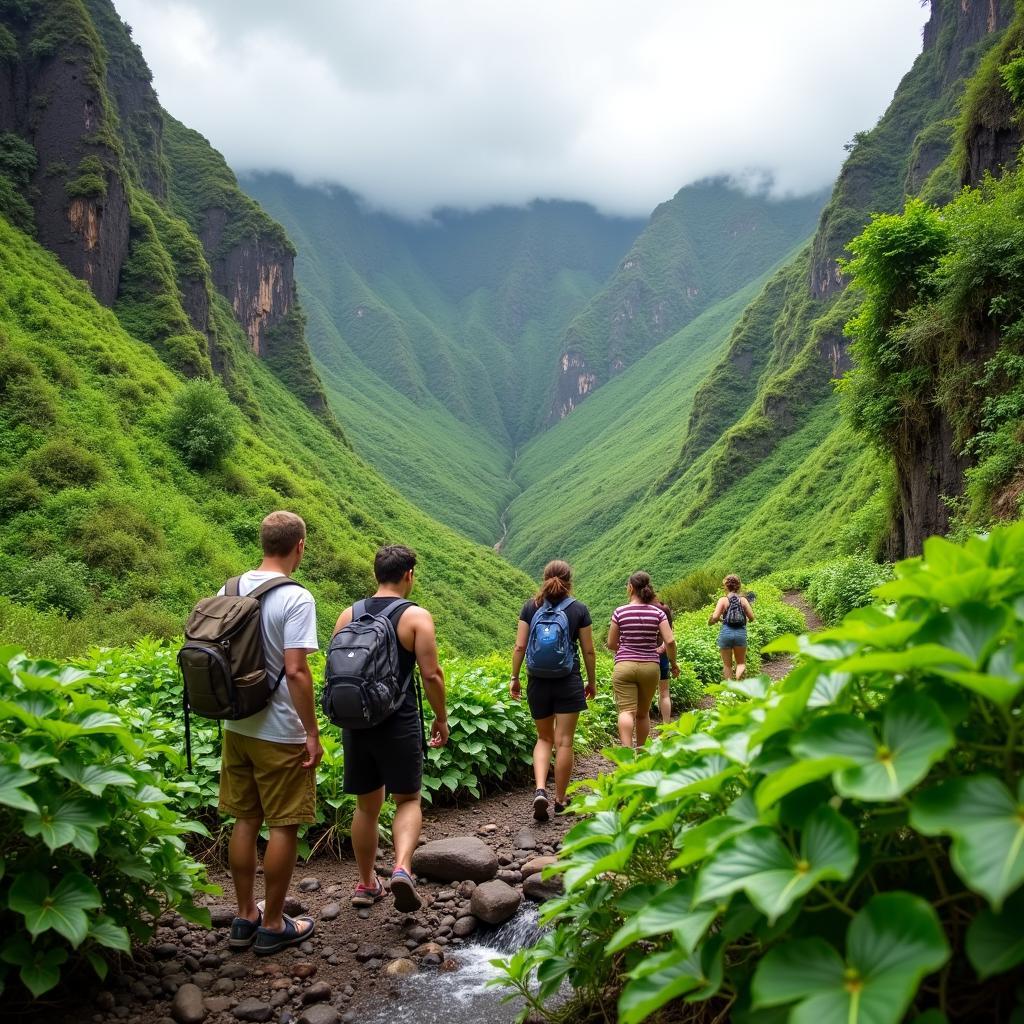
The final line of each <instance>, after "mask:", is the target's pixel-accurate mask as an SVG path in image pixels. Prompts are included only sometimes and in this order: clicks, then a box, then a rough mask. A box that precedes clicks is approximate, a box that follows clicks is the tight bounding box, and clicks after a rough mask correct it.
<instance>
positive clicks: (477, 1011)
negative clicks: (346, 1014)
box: [360, 904, 540, 1024]
mask: <svg viewBox="0 0 1024 1024" xmlns="http://www.w3.org/2000/svg"><path fill="white" fill-rule="evenodd" d="M538 938H540V928H539V926H538V924H537V908H536V907H535V906H533V905H532V904H531V905H529V906H525V907H523V908H522V909H521V910H520V911H519V913H518V914H516V916H515V917H513V918H512V920H511V921H507V922H506V923H505V924H503V925H501V927H499V928H495V929H491V930H489V931H488V932H481V933H479V934H478V935H477V937H476V940H475V941H474V942H472V943H470V944H468V945H465V946H461V947H455V948H453V949H451V951H450V953H451V957H452V959H453V960H455V961H457V962H458V964H459V968H458V970H456V971H437V970H424V971H421V972H420V973H419V974H415V975H412V976H411V977H409V978H406V979H404V980H403V981H402V982H401V984H400V985H398V986H396V987H395V990H394V992H393V993H392V995H391V996H390V997H389V998H387V1000H386V1001H385V1002H383V1004H380V1005H377V1006H369V1007H366V1009H365V1011H364V1012H363V1013H362V1014H361V1015H360V1020H361V1021H363V1022H366V1024H480V1022H481V1021H486V1022H487V1024H512V1022H513V1021H515V1019H516V1017H517V1016H518V1015H519V1011H520V1009H521V1005H520V1003H519V1001H518V1000H516V1001H514V1002H508V1003H503V1002H502V996H503V995H504V994H506V993H507V991H508V990H507V989H500V988H488V987H487V983H488V982H489V981H490V980H491V979H492V978H496V977H497V976H498V971H497V969H496V968H494V967H492V966H491V963H490V961H491V960H493V959H495V958H496V957H499V956H503V955H507V954H510V953H514V952H515V951H516V950H517V949H522V948H523V947H524V946H530V945H533V943H535V942H536V941H537V939H538Z"/></svg>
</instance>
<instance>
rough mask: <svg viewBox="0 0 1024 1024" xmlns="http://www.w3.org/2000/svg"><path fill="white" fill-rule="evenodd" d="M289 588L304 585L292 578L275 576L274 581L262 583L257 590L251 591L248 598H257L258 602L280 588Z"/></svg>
mask: <svg viewBox="0 0 1024 1024" xmlns="http://www.w3.org/2000/svg"><path fill="white" fill-rule="evenodd" d="M289 586H290V587H301V586H302V584H301V583H299V582H297V581H296V580H293V579H292V578H291V577H290V576H275V577H274V578H273V579H271V580H267V581H266V582H265V583H261V584H260V585H259V586H258V587H257V588H256V589H255V590H250V591H249V593H248V594H247V595H246V596H247V597H252V598H255V600H257V601H258V600H259V599H260V598H261V597H263V596H264V595H265V594H269V593H270V592H271V591H272V590H277V588H278V587H289Z"/></svg>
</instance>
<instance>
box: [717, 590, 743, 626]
mask: <svg viewBox="0 0 1024 1024" xmlns="http://www.w3.org/2000/svg"><path fill="white" fill-rule="evenodd" d="M722 621H723V622H724V623H725V624H726V625H727V626H732V627H733V628H734V629H739V628H740V627H742V626H745V625H746V624H747V613H746V612H745V611H744V610H743V605H742V604H741V603H740V599H739V597H737V596H736V594H730V595H729V606H728V607H727V608H726V609H725V615H723V616H722Z"/></svg>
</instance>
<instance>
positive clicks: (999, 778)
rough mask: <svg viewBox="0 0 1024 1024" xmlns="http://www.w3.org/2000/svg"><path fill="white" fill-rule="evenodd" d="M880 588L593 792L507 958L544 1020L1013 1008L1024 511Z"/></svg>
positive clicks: (1020, 874) (1021, 832)
mask: <svg viewBox="0 0 1024 1024" xmlns="http://www.w3.org/2000/svg"><path fill="white" fill-rule="evenodd" d="M879 596H880V598H881V599H882V600H883V601H886V602H891V604H890V605H887V606H874V607H869V608H861V609H858V610H855V611H853V612H851V613H850V614H849V615H847V617H846V618H845V619H844V621H843V622H842V624H840V625H838V626H836V627H834V628H832V629H829V630H827V631H825V632H822V633H819V634H818V635H816V636H814V637H809V638H808V637H801V638H800V639H799V640H798V639H797V638H794V637H790V638H787V639H784V640H782V641H780V642H779V643H778V644H777V649H780V650H785V651H789V652H791V653H799V654H801V655H802V658H803V661H802V663H801V664H800V666H799V667H798V668H796V669H795V670H794V671H793V672H791V673H790V675H789V676H788V677H787V678H786V679H784V680H782V681H780V682H776V683H772V682H770V681H768V680H765V679H748V680H745V681H743V682H742V683H738V684H735V693H736V696H737V698H738V703H736V704H734V705H732V706H729V707H726V708H720V709H719V710H717V711H714V712H698V713H696V714H692V715H688V716H685V717H684V718H683V719H681V720H680V722H679V723H678V725H677V726H676V727H674V729H669V730H666V731H665V732H664V734H663V736H664V738H663V739H662V740H660V741H659V742H658V743H656V744H655V745H654V746H653V747H651V748H650V749H648V750H645V751H644V752H643V753H642V754H641V755H640V756H635V757H634V756H633V755H632V753H631V752H625V751H623V752H622V753H621V754H620V755H619V756H618V761H619V767H618V768H617V769H616V770H615V771H614V772H613V773H611V774H609V775H605V776H603V777H602V778H600V779H598V780H597V781H596V782H593V783H586V784H584V785H583V788H584V790H589V792H588V793H585V794H581V795H579V796H578V797H577V798H576V799H575V800H574V808H575V810H576V811H577V812H578V813H580V814H582V815H584V817H583V820H582V821H581V822H580V823H579V824H578V825H576V826H575V827H574V828H573V829H572V830H571V831H570V832H569V833H568V835H567V836H566V839H565V843H564V845H563V848H562V854H561V859H560V861H559V863H558V865H557V866H556V868H555V869H554V870H555V871H556V872H559V873H561V874H562V876H563V878H564V882H565V896H564V898H562V899H559V900H557V901H554V902H551V903H548V904H546V905H545V909H544V911H543V913H542V922H543V923H546V924H548V925H550V926H551V927H550V930H549V931H548V932H547V933H546V934H545V935H544V937H543V938H542V939H541V941H540V942H539V943H538V945H536V946H535V947H534V948H532V949H528V950H524V951H521V952H519V953H517V954H516V955H515V956H513V957H512V958H511V959H510V960H509V961H508V962H507V963H506V964H505V965H504V971H505V977H504V980H503V983H504V984H507V985H509V986H511V987H512V988H513V989H514V990H515V991H516V992H517V993H519V994H523V995H525V996H526V998H527V999H528V1001H529V1004H530V1011H531V1013H533V1014H534V1015H537V1014H538V1013H542V1014H543V1015H544V1016H545V1017H548V1018H550V1019H558V1020H564V1019H579V1020H583V1019H602V1020H613V1019H614V1020H618V1021H620V1022H621V1024H637V1022H639V1021H642V1020H645V1019H648V1018H651V1017H652V1016H654V1015H656V1014H658V1013H659V1011H661V1010H662V1008H663V1007H666V1004H673V1009H672V1010H670V1011H669V1013H670V1016H669V1018H668V1019H672V1020H695V1021H696V1020H707V1021H711V1020H719V1021H724V1020H730V1021H733V1022H735V1024H754V1022H757V1024H761V1022H772V1021H784V1020H789V1021H801V1022H804V1021H807V1022H811V1021H814V1022H816V1024H868V1022H870V1024H897V1022H899V1021H902V1020H903V1019H904V1018H905V1016H906V1018H907V1019H913V1020H921V1021H924V1020H925V1019H927V1020H934V1021H936V1022H939V1021H944V1020H950V1021H953V1020H959V1021H975V1020H982V1019H986V1020H999V1021H1004V1020H1005V1021H1011V1020H1013V1021H1015V1020H1019V1019H1020V1017H1021V1015H1022V1014H1024V1005H1022V993H1021V990H1020V988H1019V984H1018V983H1019V980H1020V973H1019V972H1020V965H1021V964H1022V963H1024V943H1022V942H1021V941H1020V934H1021V933H1020V919H1021V918H1020V915H1021V914H1022V913H1024V819H1022V807H1024V716H1022V696H1024V524H1018V525H1017V526H1015V527H1013V528H1012V529H1004V530H998V531H993V533H992V534H991V535H990V536H988V537H986V538H975V539H972V540H970V541H969V542H968V543H967V544H966V545H964V546H962V547H958V546H956V545H954V544H951V543H950V542H948V541H945V540H942V539H940V538H932V539H931V540H929V541H927V542H926V545H925V552H924V556H923V558H921V559H913V560H910V561H907V562H903V563H900V564H899V565H898V566H897V567H896V578H895V579H894V580H893V581H891V582H889V583H887V584H884V585H883V586H882V587H881V588H880V591H879ZM565 982H568V983H569V984H570V985H571V986H572V989H573V997H572V999H571V1000H570V1002H569V1003H568V1005H567V1003H566V1000H565V993H564V990H563V989H562V986H563V984H564V983H565ZM615 1003H617V1006H615V1005H610V1004H615ZM919 1015H923V1016H919ZM659 1019H661V1018H659Z"/></svg>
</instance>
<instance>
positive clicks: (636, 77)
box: [116, 0, 926, 216]
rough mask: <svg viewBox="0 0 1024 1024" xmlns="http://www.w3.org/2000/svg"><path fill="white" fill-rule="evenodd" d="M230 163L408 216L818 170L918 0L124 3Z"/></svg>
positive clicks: (798, 178)
mask: <svg viewBox="0 0 1024 1024" xmlns="http://www.w3.org/2000/svg"><path fill="white" fill-rule="evenodd" d="M116 3H117V7H118V10H119V12H120V13H121V15H122V17H123V18H124V19H125V20H126V21H127V22H128V23H129V24H130V25H132V27H133V29H134V32H135V38H136V40H137V41H138V42H139V44H140V45H141V46H142V49H143V52H144V53H145V55H146V58H147V60H148V61H149V64H150V66H151V67H152V69H153V73H154V78H155V84H156V87H157V89H158V91H159V92H160V96H161V99H162V101H163V104H164V106H165V107H166V108H167V109H168V110H169V111H170V112H171V113H172V114H174V115H175V116H176V117H178V118H179V119H180V120H182V121H184V122H185V123H186V124H188V125H190V126H191V127H193V128H196V129H198V130H199V131H201V132H202V133H203V134H204V135H206V136H207V137H208V138H209V139H210V140H211V141H212V142H213V144H214V145H215V146H217V148H218V149H220V150H221V151H222V152H223V153H224V154H225V156H226V157H227V159H228V161H229V162H230V163H231V165H232V166H233V167H234V168H235V169H236V170H237V171H246V170H280V171H287V172H290V173H292V174H294V175H295V176H296V177H297V178H298V179H299V180H301V181H304V182H313V181H327V182H335V183H338V184H342V185H345V186H347V187H348V188H350V189H352V190H354V191H356V192H358V193H360V194H362V195H363V196H364V197H365V198H366V199H367V200H368V201H369V202H371V203H372V204H375V205H377V206H380V207H383V208H385V209H388V210H392V211H396V212H399V213H403V214H406V215H409V216H420V215H423V214H424V213H426V212H428V211H429V210H430V209H432V208H435V207H437V206H442V205H446V206H457V207H466V208H475V207H480V206H486V205H490V204H493V203H499V202H503V203H522V202H526V201H528V200H530V199H532V198H535V197H543V198H564V199H582V200H586V201H589V202H592V203H594V204H595V205H597V206H599V207H600V208H601V209H603V210H605V211H607V212H611V213H628V214H646V213H648V212H649V211H650V210H651V209H652V208H653V207H654V206H655V205H656V204H657V203H659V202H661V201H663V200H665V199H667V198H669V197H670V196H671V195H672V194H673V193H674V192H675V191H676V190H677V189H678V188H680V187H681V186H682V185H684V184H687V183H689V182H691V181H695V180H697V179H698V178H701V177H704V176H706V175H709V174H720V173H724V174H734V175H737V176H742V175H750V174H752V173H753V174H759V173H763V172H768V173H770V174H771V175H772V176H773V177H774V180H775V186H776V189H777V191H780V192H807V191H811V190H814V189H817V188H820V187H823V186H824V185H826V184H828V183H829V182H830V181H831V180H832V178H833V177H834V176H835V173H836V172H837V170H838V168H839V165H840V163H841V161H842V157H843V149H842V147H843V144H844V143H845V142H847V141H848V140H849V139H850V138H851V137H852V136H853V134H854V132H856V131H859V130H861V129H864V128H870V127H871V125H873V124H874V122H875V120H876V119H877V118H878V116H879V115H880V114H881V113H882V111H883V110H884V109H885V107H886V105H887V104H888V101H889V99H890V97H891V96H892V93H893V90H894V89H895V87H896V85H897V83H898V82H899V79H900V77H901V76H902V75H903V74H904V72H905V71H906V70H908V69H909V67H910V65H911V63H912V61H913V59H914V57H915V56H916V54H917V53H918V51H919V50H920V41H921V37H920V33H921V27H922V25H923V23H924V20H925V17H926V11H924V10H922V8H921V4H920V2H919V0H857V2H856V3H852V4H851V3H846V2H841V0H775V2H771V3H769V2H766V0H630V2H624V0H373V2H372V3H367V2H362V0H299V2H295V3H291V4H284V3H280V2H278V0H246V2H243V0H116Z"/></svg>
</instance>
